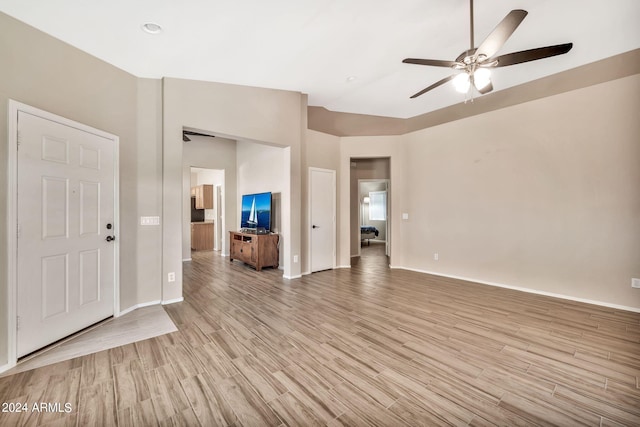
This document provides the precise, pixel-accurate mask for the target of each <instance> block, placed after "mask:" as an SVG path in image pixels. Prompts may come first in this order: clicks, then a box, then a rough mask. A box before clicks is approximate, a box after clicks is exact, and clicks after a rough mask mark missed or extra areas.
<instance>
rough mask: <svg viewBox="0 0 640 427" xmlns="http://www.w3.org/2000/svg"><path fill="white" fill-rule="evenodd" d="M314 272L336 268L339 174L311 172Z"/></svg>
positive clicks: (318, 170) (311, 232)
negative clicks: (337, 184)
mask: <svg viewBox="0 0 640 427" xmlns="http://www.w3.org/2000/svg"><path fill="white" fill-rule="evenodd" d="M309 202H310V203H309V210H310V215H309V219H310V221H311V231H310V236H309V240H310V247H311V251H310V252H311V272H315V271H320V270H328V269H331V268H334V267H335V259H336V258H335V246H336V222H335V218H336V172H335V171H333V170H328V169H318V168H309Z"/></svg>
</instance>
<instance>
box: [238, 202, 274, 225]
mask: <svg viewBox="0 0 640 427" xmlns="http://www.w3.org/2000/svg"><path fill="white" fill-rule="evenodd" d="M240 227H241V228H264V229H265V230H267V231H270V230H271V193H256V194H244V195H243V196H242V214H241V217H240Z"/></svg>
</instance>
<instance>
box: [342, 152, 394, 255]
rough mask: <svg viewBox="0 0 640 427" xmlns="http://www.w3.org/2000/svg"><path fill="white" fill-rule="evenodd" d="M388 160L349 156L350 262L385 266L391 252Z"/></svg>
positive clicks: (384, 158) (385, 158)
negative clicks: (365, 262) (363, 261)
mask: <svg viewBox="0 0 640 427" xmlns="http://www.w3.org/2000/svg"><path fill="white" fill-rule="evenodd" d="M390 163H391V162H390V159H389V158H388V157H383V158H357V159H356V158H352V159H351V257H352V264H354V263H355V262H359V261H361V260H362V259H364V258H367V263H373V264H377V265H380V264H384V265H386V266H388V265H389V256H390V254H391V210H390V205H391V204H390V200H391V194H390V189H391V181H390V175H391V174H390Z"/></svg>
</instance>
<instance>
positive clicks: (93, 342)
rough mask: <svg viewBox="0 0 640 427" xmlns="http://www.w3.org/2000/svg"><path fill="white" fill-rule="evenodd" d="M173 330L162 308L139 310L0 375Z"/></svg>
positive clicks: (153, 306)
mask: <svg viewBox="0 0 640 427" xmlns="http://www.w3.org/2000/svg"><path fill="white" fill-rule="evenodd" d="M177 330H178V329H177V328H176V326H175V325H174V324H173V322H172V321H171V319H170V318H169V316H168V315H167V313H166V312H165V311H164V309H163V308H162V306H160V305H152V306H149V307H142V308H139V309H137V310H134V311H132V312H130V313H127V314H125V315H123V316H121V317H117V318H111V319H108V320H106V321H104V322H102V323H100V324H99V325H96V326H94V327H91V328H89V329H88V330H85V331H81V332H79V333H78V334H75V335H73V336H71V337H69V338H66V339H64V340H62V341H61V342H59V343H56V344H54V345H52V346H50V347H48V348H45V349H44V350H41V351H39V352H37V353H35V354H33V355H30V356H28V357H26V358H25V360H21V361H20V363H18V365H17V366H16V367H15V368H13V369H11V370H9V371H7V372H3V373H2V374H0V376H6V375H13V374H16V373H18V372H23V371H28V370H31V369H36V368H40V367H42V366H47V365H51V364H52V363H57V362H62V361H65V360H69V359H73V358H76V357H80V356H85V355H88V354H92V353H97V352H99V351H102V350H108V349H110V348H113V347H118V346H122V345H125V344H130V343H134V342H136V341H142V340H146V339H148V338H153V337H156V336H158V335H163V334H167V333H170V332H174V331H177Z"/></svg>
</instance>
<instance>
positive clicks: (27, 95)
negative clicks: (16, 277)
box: [0, 13, 159, 365]
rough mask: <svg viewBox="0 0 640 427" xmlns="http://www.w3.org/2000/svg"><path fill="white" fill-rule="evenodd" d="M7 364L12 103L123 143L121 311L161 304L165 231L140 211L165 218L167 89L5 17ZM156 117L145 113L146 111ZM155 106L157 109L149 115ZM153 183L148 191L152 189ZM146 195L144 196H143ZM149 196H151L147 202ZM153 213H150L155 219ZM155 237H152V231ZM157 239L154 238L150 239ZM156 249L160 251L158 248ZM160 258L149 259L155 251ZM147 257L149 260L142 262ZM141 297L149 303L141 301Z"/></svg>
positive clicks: (2, 355)
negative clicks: (162, 163)
mask: <svg viewBox="0 0 640 427" xmlns="http://www.w3.org/2000/svg"><path fill="white" fill-rule="evenodd" d="M0 58H2V67H1V68H2V71H1V72H0V117H4V118H5V119H2V120H0V196H1V197H0V224H1V226H0V271H2V275H1V276H0V295H3V297H2V298H0V365H2V364H3V363H5V362H6V354H7V347H6V346H7V316H6V313H7V300H6V298H5V297H4V295H6V292H7V278H6V271H7V253H6V244H7V240H6V239H7V237H6V236H7V230H6V226H5V225H6V208H7V206H6V200H7V197H6V185H7V183H6V171H7V163H6V162H7V151H6V150H7V128H6V124H7V120H6V114H7V103H8V100H9V99H14V100H16V101H19V102H22V103H25V104H28V105H31V106H34V107H37V108H40V109H43V110H46V111H49V112H51V113H54V114H57V115H60V116H63V117H66V118H69V119H71V120H75V121H78V122H81V123H84V124H87V125H89V126H92V127H95V128H97V129H101V130H104V131H106V132H110V133H112V134H115V135H117V136H119V138H120V209H121V215H120V222H121V224H120V236H118V238H119V244H120V254H121V263H120V289H121V291H120V307H121V309H122V310H124V309H126V308H128V307H130V306H133V305H135V304H138V303H140V302H145V301H147V298H149V299H157V298H158V296H159V285H158V284H157V283H156V282H155V280H156V278H157V275H156V273H155V272H153V271H151V269H152V268H153V266H154V264H153V262H152V263H151V264H147V265H145V266H142V267H141V265H142V264H143V263H144V262H145V260H149V259H151V260H153V259H154V257H155V256H156V254H158V255H159V251H158V249H157V248H158V246H157V239H158V235H157V233H154V232H153V230H139V229H138V225H137V224H138V220H137V216H138V215H139V213H140V212H142V211H144V212H146V213H148V212H156V213H157V212H158V210H157V209H156V208H157V207H159V206H155V208H154V205H155V204H156V202H157V201H156V200H155V198H156V196H157V194H156V193H155V192H154V191H155V190H153V188H154V187H155V186H156V185H157V173H158V163H157V159H158V158H159V157H158V156H159V152H158V146H157V142H158V140H157V135H156V134H155V131H156V129H157V123H154V120H155V117H156V116H157V110H155V107H156V106H157V105H158V104H157V99H159V98H158V97H157V95H158V93H159V92H158V90H159V87H155V86H154V85H153V84H152V83H148V82H146V81H139V80H138V79H136V78H135V77H133V76H131V75H130V74H127V73H125V72H123V71H121V70H119V69H117V68H115V67H113V66H111V65H109V64H107V63H105V62H102V61H100V60H98V59H96V58H94V57H92V56H89V55H87V54H85V53H83V52H81V51H79V50H77V49H75V48H73V47H71V46H69V45H67V44H65V43H62V42H60V41H58V40H56V39H54V38H52V37H50V36H48V35H46V34H44V33H42V32H40V31H37V30H35V29H33V28H31V27H29V26H27V25H25V24H23V23H20V22H19V21H16V20H14V19H12V18H10V17H8V16H7V15H5V14H2V13H0ZM143 106H144V110H145V111H148V114H147V113H145V114H141V111H142V107H143ZM147 107H149V110H147ZM147 184H148V185H147ZM141 192H142V193H144V194H142V193H141ZM147 196H148V197H147ZM149 214H150V213H149ZM147 232H149V233H147ZM148 234H150V235H148ZM154 245H155V246H154ZM154 247H155V252H154V251H153V249H152V251H151V252H150V253H146V252H145V250H146V249H147V248H154ZM142 258H144V260H143V259H142ZM139 298H142V300H140V299H139Z"/></svg>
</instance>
